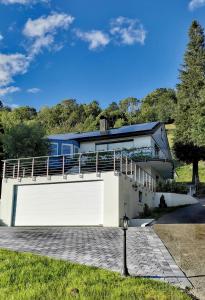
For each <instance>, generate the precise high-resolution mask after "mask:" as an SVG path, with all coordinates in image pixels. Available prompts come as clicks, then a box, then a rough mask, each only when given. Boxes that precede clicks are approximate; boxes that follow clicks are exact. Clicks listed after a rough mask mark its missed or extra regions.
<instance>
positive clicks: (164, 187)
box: [156, 180, 187, 194]
mask: <svg viewBox="0 0 205 300" xmlns="http://www.w3.org/2000/svg"><path fill="white" fill-rule="evenodd" d="M156 191H157V192H162V193H179V194H187V186H186V184H184V183H179V182H176V181H174V180H172V181H167V182H162V181H159V182H158V183H157V186H156Z"/></svg>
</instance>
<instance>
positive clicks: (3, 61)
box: [0, 53, 29, 87]
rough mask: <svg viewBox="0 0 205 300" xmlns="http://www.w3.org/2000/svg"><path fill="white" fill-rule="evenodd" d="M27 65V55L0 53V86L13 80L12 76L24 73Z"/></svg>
mask: <svg viewBox="0 0 205 300" xmlns="http://www.w3.org/2000/svg"><path fill="white" fill-rule="evenodd" d="M28 66H29V61H28V59H27V57H26V56H25V55H23V54H20V53H16V54H1V53H0V87H4V86H7V85H8V84H10V83H11V82H13V77H14V76H16V75H18V74H24V73H26V71H27V69H28Z"/></svg>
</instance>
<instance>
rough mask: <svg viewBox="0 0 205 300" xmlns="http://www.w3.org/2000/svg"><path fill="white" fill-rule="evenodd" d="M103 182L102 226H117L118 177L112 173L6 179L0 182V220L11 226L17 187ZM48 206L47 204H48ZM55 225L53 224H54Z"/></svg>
mask: <svg viewBox="0 0 205 300" xmlns="http://www.w3.org/2000/svg"><path fill="white" fill-rule="evenodd" d="M99 180H102V181H103V192H102V194H103V226H111V227H112V226H113V227H117V226H119V202H118V199H119V188H118V187H119V177H118V176H116V175H114V173H113V172H106V173H102V174H101V175H99V176H96V173H92V174H84V175H83V176H79V175H68V176H67V177H66V178H64V179H63V177H62V176H51V177H50V178H49V179H48V178H47V177H36V180H35V181H33V180H32V178H22V179H21V181H18V180H17V179H6V180H3V182H2V194H1V200H0V220H1V222H2V223H3V224H5V225H7V226H11V225H12V215H13V202H14V199H15V191H16V187H17V186H21V185H31V184H32V185H37V186H40V185H42V184H53V185H55V184H56V183H68V184H69V183H72V182H82V183H83V182H87V181H99ZM48 205H49V204H48ZM54 225H55V224H54Z"/></svg>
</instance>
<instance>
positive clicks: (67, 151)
mask: <svg viewBox="0 0 205 300" xmlns="http://www.w3.org/2000/svg"><path fill="white" fill-rule="evenodd" d="M72 147H73V145H68V144H62V148H61V154H62V155H68V154H72Z"/></svg>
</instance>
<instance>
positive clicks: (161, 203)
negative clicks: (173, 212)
mask: <svg viewBox="0 0 205 300" xmlns="http://www.w3.org/2000/svg"><path fill="white" fill-rule="evenodd" d="M159 208H167V203H166V200H165V198H164V195H161V197H160V203H159Z"/></svg>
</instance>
